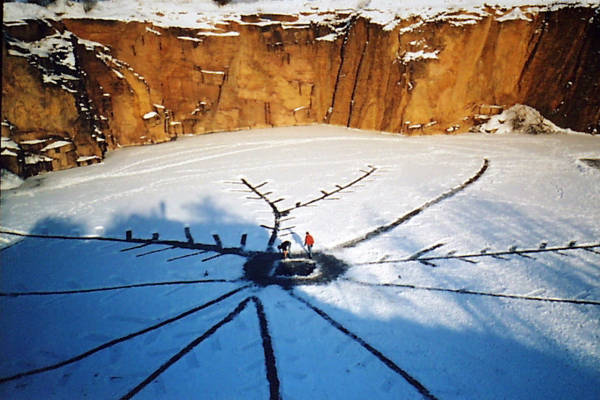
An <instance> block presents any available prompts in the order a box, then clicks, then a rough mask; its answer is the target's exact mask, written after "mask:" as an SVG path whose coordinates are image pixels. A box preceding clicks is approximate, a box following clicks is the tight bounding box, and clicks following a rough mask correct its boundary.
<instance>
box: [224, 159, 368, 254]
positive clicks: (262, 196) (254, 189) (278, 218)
mask: <svg viewBox="0 0 600 400" xmlns="http://www.w3.org/2000/svg"><path fill="white" fill-rule="evenodd" d="M367 167H368V169H366V170H360V172H362V175H360V176H359V177H358V178H356V179H354V180H352V181H350V182H348V183H346V184H343V185H335V189H333V190H331V191H326V190H321V195H320V196H318V197H315V198H313V199H310V200H308V201H304V202H302V201H299V202H297V203H295V205H294V206H293V207H289V208H286V209H284V210H280V209H279V208H278V207H277V203H279V202H281V201H283V200H284V199H283V198H278V199H276V200H270V199H269V197H268V196H269V195H270V194H272V192H262V191H260V190H259V189H260V188H261V187H263V186H265V185H266V184H267V183H268V182H262V183H260V184H258V185H252V184H251V183H250V182H248V181H247V180H246V179H244V178H242V179H241V183H242V184H243V185H245V186H246V187H247V188H248V190H247V191H246V192H247V193H251V194H253V195H255V196H256V197H255V198H251V199H255V200H263V201H265V202H266V203H267V204H268V205H269V207H271V210H272V212H273V219H274V222H273V226H272V227H271V226H266V225H261V226H262V227H263V228H265V229H268V230H270V231H271V237H270V238H269V243H268V247H269V248H272V246H273V245H274V244H275V240H277V237H278V235H279V231H280V230H282V229H281V223H282V222H283V220H282V218H283V217H286V216H288V215H289V214H290V213H291V212H292V211H294V210H296V209H298V208H302V207H308V206H311V205H313V204H315V203H317V202H319V201H322V200H332V199H337V198H335V197H333V195H335V194H337V193H340V192H342V191H343V190H346V189H348V188H349V187H351V186H354V185H356V184H357V183H359V182H360V181H362V180H364V179H366V178H368V177H369V176H370V175H372V174H373V173H374V172H375V171H377V168H376V167H374V166H372V165H368V166H367ZM234 183H237V182H234Z"/></svg>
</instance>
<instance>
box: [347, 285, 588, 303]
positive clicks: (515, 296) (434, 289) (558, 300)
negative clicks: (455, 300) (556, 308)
mask: <svg viewBox="0 0 600 400" xmlns="http://www.w3.org/2000/svg"><path fill="white" fill-rule="evenodd" d="M345 280H346V281H348V282H352V283H356V284H358V285H362V286H370V287H395V288H404V289H416V290H428V291H432V292H449V293H459V294H469V295H475V296H488V297H502V298H507V299H517V300H532V301H547V302H551V303H571V304H585V305H593V306H600V300H580V299H563V298H555V297H535V296H523V295H518V294H502V293H487V292H479V291H474V290H467V289H446V288H438V287H429V286H416V285H409V284H400V283H369V282H360V281H355V280H352V279H345Z"/></svg>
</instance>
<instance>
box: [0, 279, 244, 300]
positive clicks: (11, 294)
mask: <svg viewBox="0 0 600 400" xmlns="http://www.w3.org/2000/svg"><path fill="white" fill-rule="evenodd" d="M237 282H240V280H239V279H231V280H230V279H198V280H193V281H170V282H148V283H134V284H131V285H121V286H109V287H100V288H90V289H73V290H56V291H32V292H0V297H19V296H54V295H62V294H80V293H94V292H107V291H111V290H121V289H133V288H142V287H153V286H171V285H196V284H200V283H237Z"/></svg>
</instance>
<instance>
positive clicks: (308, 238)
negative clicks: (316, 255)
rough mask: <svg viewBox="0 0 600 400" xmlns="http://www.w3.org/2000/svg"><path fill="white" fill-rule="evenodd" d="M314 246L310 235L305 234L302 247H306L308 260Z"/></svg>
mask: <svg viewBox="0 0 600 400" xmlns="http://www.w3.org/2000/svg"><path fill="white" fill-rule="evenodd" d="M314 244H315V239H314V238H313V237H312V236H311V234H310V233H308V232H306V236H305V237H304V245H305V246H306V249H307V252H308V258H312V248H313V246H314Z"/></svg>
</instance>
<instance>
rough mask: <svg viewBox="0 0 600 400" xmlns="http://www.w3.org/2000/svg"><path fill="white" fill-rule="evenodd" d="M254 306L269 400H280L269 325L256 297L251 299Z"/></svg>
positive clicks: (260, 303)
mask: <svg viewBox="0 0 600 400" xmlns="http://www.w3.org/2000/svg"><path fill="white" fill-rule="evenodd" d="M252 301H253V302H254V304H255V305H256V313H257V315H258V322H259V325H260V337H261V339H262V346H263V351H264V353H265V368H266V370H267V380H268V381H269V392H270V397H269V398H270V400H279V399H281V394H280V393H279V376H278V375H277V364H276V361H275V352H274V351H273V341H272V340H271V334H270V333H269V323H268V321H267V317H266V315H265V309H264V307H263V304H262V302H261V301H260V299H259V298H258V297H254V296H253V297H252Z"/></svg>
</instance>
